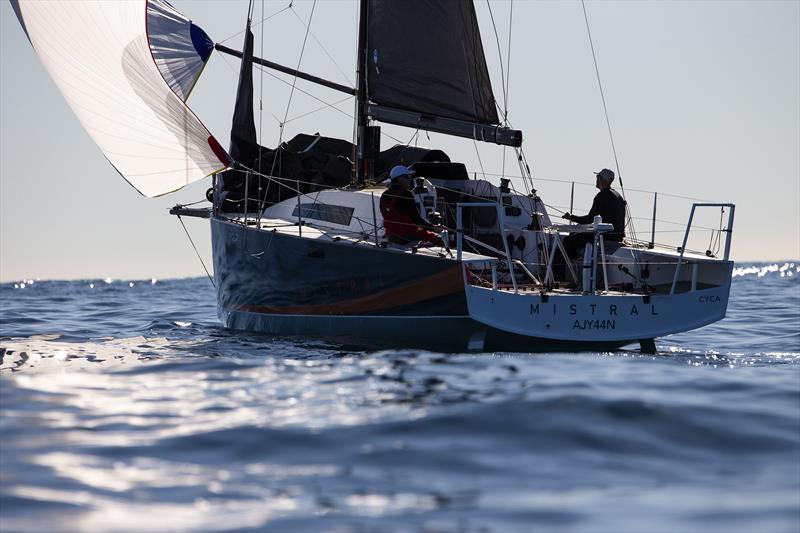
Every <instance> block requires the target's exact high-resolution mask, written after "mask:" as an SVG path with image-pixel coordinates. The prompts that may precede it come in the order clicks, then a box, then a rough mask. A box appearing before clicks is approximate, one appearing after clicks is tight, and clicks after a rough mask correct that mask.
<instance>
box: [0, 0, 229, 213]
mask: <svg viewBox="0 0 800 533" xmlns="http://www.w3.org/2000/svg"><path fill="white" fill-rule="evenodd" d="M11 4H12V7H13V8H14V11H15V13H16V14H17V18H18V19H19V21H20V24H21V25H22V27H23V29H24V30H25V32H26V34H27V36H28V39H29V40H30V42H31V44H32V45H33V47H34V49H35V50H36V53H37V54H38V55H39V57H40V59H41V61H42V63H43V64H44V67H45V69H46V70H47V72H48V74H49V75H50V77H51V78H52V79H53V82H54V83H55V84H56V86H57V87H58V89H59V90H60V91H61V94H63V95H64V98H65V99H66V100H67V103H68V104H69V106H70V107H71V108H72V111H73V112H74V113H75V115H76V116H77V117H78V120H79V121H80V123H81V125H82V126H83V127H84V129H86V131H87V132H88V133H89V135H90V136H91V138H92V140H93V141H94V142H95V144H97V146H99V147H100V149H101V150H102V151H103V154H104V155H105V156H106V158H107V159H108V160H109V162H111V164H112V165H113V166H114V168H115V169H116V170H117V172H119V173H120V174H121V175H122V177H123V178H125V179H126V180H127V181H128V182H129V183H130V184H131V185H132V186H133V187H134V188H135V189H136V190H137V191H139V192H140V193H142V194H143V195H145V196H150V197H152V196H159V195H162V194H166V193H168V192H172V191H175V190H177V189H180V188H181V187H183V186H184V185H187V184H189V183H192V182H194V181H197V180H199V179H202V178H204V177H206V176H208V175H210V174H214V173H216V172H219V171H220V170H223V169H224V168H226V167H227V166H228V164H229V162H230V158H229V156H228V154H227V153H226V152H225V150H224V149H223V148H222V147H221V146H220V145H219V143H218V142H217V140H216V139H215V138H214V137H213V136H212V135H211V133H210V132H209V131H208V130H207V129H206V127H205V126H204V125H203V124H202V123H201V122H200V120H199V119H198V118H197V117H196V116H195V114H194V113H193V112H192V111H191V110H190V109H189V108H188V107H187V106H186V104H185V103H184V101H185V99H186V98H187V97H188V95H189V92H190V91H191V88H192V87H193V86H194V83H195V82H196V80H197V77H198V76H199V74H200V71H201V70H202V68H203V66H205V62H206V61H207V59H208V57H209V55H210V53H211V48H212V46H213V45H212V43H211V40H210V39H209V38H208V36H207V35H206V34H205V32H203V31H202V30H201V29H200V28H198V27H197V26H195V25H194V24H192V23H191V21H189V20H188V19H187V18H186V17H184V16H183V15H181V14H180V13H178V12H177V11H175V10H174V9H173V8H172V6H170V5H169V4H168V3H166V2H165V1H163V0H135V1H134V0H131V1H125V2H97V1H71V2H38V1H25V0H11Z"/></svg>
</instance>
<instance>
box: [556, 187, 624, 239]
mask: <svg viewBox="0 0 800 533" xmlns="http://www.w3.org/2000/svg"><path fill="white" fill-rule="evenodd" d="M597 215H600V216H601V217H603V222H606V223H609V224H614V231H613V232H610V233H607V234H606V235H605V237H606V239H608V240H612V241H621V240H622V239H623V238H624V237H625V200H624V199H623V198H622V196H620V194H619V193H618V192H617V191H615V190H614V189H611V188H609V189H603V190H601V191H600V192H599V193H597V195H596V196H595V197H594V202H592V208H591V209H590V210H589V214H588V215H584V216H582V217H578V216H575V215H572V216H571V217H570V220H572V221H573V222H577V223H578V224H591V223H592V222H593V221H594V217H596V216H597Z"/></svg>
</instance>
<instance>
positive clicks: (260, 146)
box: [245, 0, 264, 219]
mask: <svg viewBox="0 0 800 533" xmlns="http://www.w3.org/2000/svg"><path fill="white" fill-rule="evenodd" d="M261 16H262V17H263V16H264V0H261ZM260 53H261V57H264V25H263V24H262V25H261V52H260ZM258 85H259V87H258V93H259V94H258V169H259V170H261V151H262V149H263V146H264V135H263V126H264V69H263V68H262V69H260V70H259V77H258ZM258 196H259V197H261V180H259V181H258ZM246 204H247V202H246V201H245V205H246ZM258 213H259V219H260V218H261V206H260V205H259V210H258Z"/></svg>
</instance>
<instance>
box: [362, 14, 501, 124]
mask: <svg viewBox="0 0 800 533" xmlns="http://www.w3.org/2000/svg"><path fill="white" fill-rule="evenodd" d="M367 65H368V70H367V92H368V96H369V99H370V100H371V101H372V102H375V103H376V104H379V105H381V106H387V107H391V108H395V109H400V110H405V111H413V112H417V113H421V114H424V115H429V116H434V117H442V118H450V119H456V120H463V121H468V122H473V123H478V124H498V123H499V119H498V116H497V110H496V107H495V99H494V94H493V92H492V86H491V82H490V80H489V71H488V69H487V67H486V58H485V57H484V53H483V45H482V44H481V36H480V31H479V29H478V21H477V18H476V16H475V7H474V6H473V4H472V2H471V1H465V0H404V1H402V2H398V1H396V0H369V6H368V12H367Z"/></svg>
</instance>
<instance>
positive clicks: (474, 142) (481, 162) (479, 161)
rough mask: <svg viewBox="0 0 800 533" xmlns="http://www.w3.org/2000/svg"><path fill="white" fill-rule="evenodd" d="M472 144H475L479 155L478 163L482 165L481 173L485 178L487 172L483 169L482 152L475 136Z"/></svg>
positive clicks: (476, 152) (476, 153)
mask: <svg viewBox="0 0 800 533" xmlns="http://www.w3.org/2000/svg"><path fill="white" fill-rule="evenodd" d="M472 144H473V145H475V155H477V156H478V164H479V165H480V166H481V175H482V176H483V179H486V172H484V170H483V161H482V160H481V152H480V150H478V142H477V141H476V140H475V138H474V137H473V139H472Z"/></svg>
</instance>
